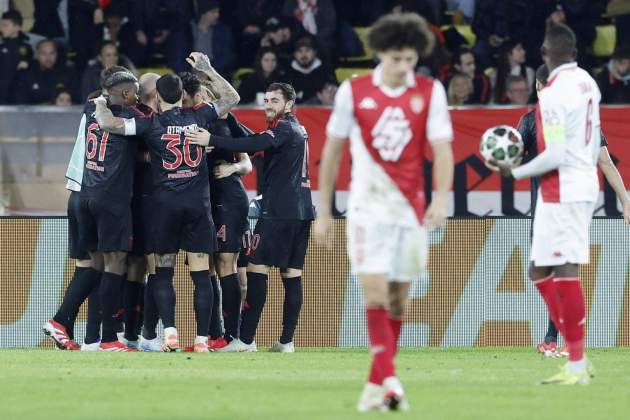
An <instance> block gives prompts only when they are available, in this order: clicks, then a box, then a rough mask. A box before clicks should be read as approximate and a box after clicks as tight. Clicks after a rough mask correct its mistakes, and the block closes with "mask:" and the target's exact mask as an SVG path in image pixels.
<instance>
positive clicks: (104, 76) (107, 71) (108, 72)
mask: <svg viewBox="0 0 630 420" xmlns="http://www.w3.org/2000/svg"><path fill="white" fill-rule="evenodd" d="M119 71H126V72H129V73H131V70H129V69H128V68H127V67H123V66H111V67H110V68H108V69H103V70H102V71H101V88H105V87H104V85H105V80H107V78H109V77H110V76H111V75H112V74H114V73H117V72H119Z"/></svg>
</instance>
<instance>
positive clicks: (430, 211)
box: [424, 194, 446, 229]
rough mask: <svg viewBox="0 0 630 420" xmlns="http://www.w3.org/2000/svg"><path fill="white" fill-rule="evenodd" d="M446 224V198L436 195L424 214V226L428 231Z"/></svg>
mask: <svg viewBox="0 0 630 420" xmlns="http://www.w3.org/2000/svg"><path fill="white" fill-rule="evenodd" d="M445 222H446V196H439V195H437V194H436V195H435V196H434V197H433V200H431V204H430V205H429V207H428V208H427V211H426V213H424V224H425V225H426V226H427V228H428V229H432V228H436V227H442V226H444V224H445Z"/></svg>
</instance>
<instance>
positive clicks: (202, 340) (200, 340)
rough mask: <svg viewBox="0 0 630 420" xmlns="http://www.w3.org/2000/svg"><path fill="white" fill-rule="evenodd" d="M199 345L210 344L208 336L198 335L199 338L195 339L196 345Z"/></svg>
mask: <svg viewBox="0 0 630 420" xmlns="http://www.w3.org/2000/svg"><path fill="white" fill-rule="evenodd" d="M197 343H205V344H208V336H202V335H198V336H197V337H195V344H197Z"/></svg>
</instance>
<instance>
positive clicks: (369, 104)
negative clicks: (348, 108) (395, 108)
mask: <svg viewBox="0 0 630 420" xmlns="http://www.w3.org/2000/svg"><path fill="white" fill-rule="evenodd" d="M377 106H378V105H376V101H375V100H374V99H372V98H370V97H369V96H366V97H365V98H363V100H362V101H361V102H360V103H359V109H376V108H377Z"/></svg>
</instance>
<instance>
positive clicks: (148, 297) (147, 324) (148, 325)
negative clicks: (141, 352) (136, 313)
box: [142, 274, 160, 340]
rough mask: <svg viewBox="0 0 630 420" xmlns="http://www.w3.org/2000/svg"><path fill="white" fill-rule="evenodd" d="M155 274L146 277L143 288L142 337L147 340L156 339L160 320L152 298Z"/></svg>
mask: <svg viewBox="0 0 630 420" xmlns="http://www.w3.org/2000/svg"><path fill="white" fill-rule="evenodd" d="M154 281H155V274H149V275H148V276H147V284H146V285H145V286H144V313H143V321H142V336H143V337H144V338H146V339H147V340H153V339H154V338H155V337H157V324H158V320H159V319H160V315H159V314H158V308H157V304H156V303H155V297H154V296H153V293H154V291H153V289H154V285H155V283H154Z"/></svg>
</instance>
